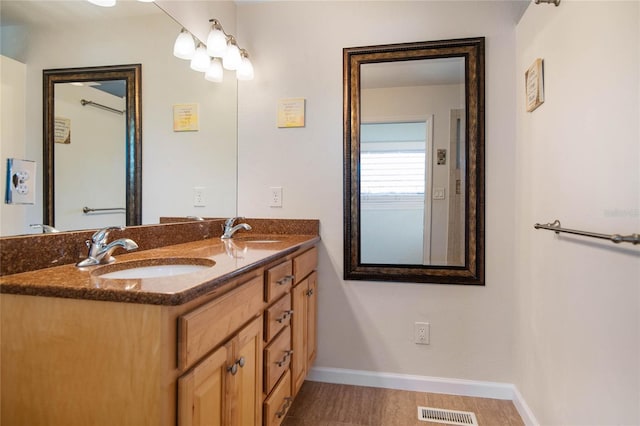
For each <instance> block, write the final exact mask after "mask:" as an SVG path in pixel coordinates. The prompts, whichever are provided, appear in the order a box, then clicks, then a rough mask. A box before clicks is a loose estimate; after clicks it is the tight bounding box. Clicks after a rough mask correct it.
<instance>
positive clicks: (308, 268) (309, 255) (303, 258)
mask: <svg viewBox="0 0 640 426" xmlns="http://www.w3.org/2000/svg"><path fill="white" fill-rule="evenodd" d="M317 266H318V249H317V248H315V247H313V248H312V249H310V250H307V251H305V252H304V253H302V254H301V255H300V256H297V257H296V258H295V259H293V275H294V276H295V277H296V282H299V281H301V280H302V279H304V278H306V276H307V275H309V274H310V273H311V272H312V271H314V270H315V269H316V267H317Z"/></svg>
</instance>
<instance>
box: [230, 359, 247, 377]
mask: <svg viewBox="0 0 640 426" xmlns="http://www.w3.org/2000/svg"><path fill="white" fill-rule="evenodd" d="M245 363H246V361H245V359H244V357H243V356H241V357H240V359H239V360H237V361H236V362H234V363H233V365H232V366H231V367H227V371H228V372H229V373H231V375H232V376H235V375H236V373H238V366H240V367H241V368H242V367H244V364H245Z"/></svg>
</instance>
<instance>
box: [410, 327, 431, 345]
mask: <svg viewBox="0 0 640 426" xmlns="http://www.w3.org/2000/svg"><path fill="white" fill-rule="evenodd" d="M430 334H431V324H429V323H428V322H417V323H415V324H414V325H413V342H414V343H415V344H416V345H428V344H429V338H430Z"/></svg>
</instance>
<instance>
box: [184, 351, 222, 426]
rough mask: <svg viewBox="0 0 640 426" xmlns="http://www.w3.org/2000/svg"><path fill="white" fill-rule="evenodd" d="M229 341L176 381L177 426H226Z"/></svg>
mask: <svg viewBox="0 0 640 426" xmlns="http://www.w3.org/2000/svg"><path fill="white" fill-rule="evenodd" d="M230 355H231V342H229V343H228V344H226V345H224V346H222V347H221V348H219V349H217V350H216V351H215V352H213V353H212V354H211V355H209V356H208V357H207V358H205V359H204V360H203V361H202V362H201V363H200V364H198V365H197V366H196V367H195V368H193V369H192V370H191V371H189V372H188V373H186V374H185V375H184V376H182V377H181V378H180V379H178V425H179V426H204V425H207V426H223V425H224V426H227V425H228V424H229V423H228V420H227V419H228V418H229V412H228V410H227V409H226V406H227V404H226V403H225V398H226V394H227V392H228V389H227V387H228V383H227V376H228V375H229V373H228V372H227V360H228V358H229V356H230Z"/></svg>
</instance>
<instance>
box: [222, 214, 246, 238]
mask: <svg viewBox="0 0 640 426" xmlns="http://www.w3.org/2000/svg"><path fill="white" fill-rule="evenodd" d="M236 220H244V218H243V217H232V218H229V219H227V220H225V221H224V232H223V233H222V237H220V238H222V239H223V240H228V239H229V238H233V234H235V233H236V232H238V230H240V229H244V230H245V231H251V226H249V225H248V224H246V223H240V224H238V225H236V226H233V224H234V223H235V222H236Z"/></svg>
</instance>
